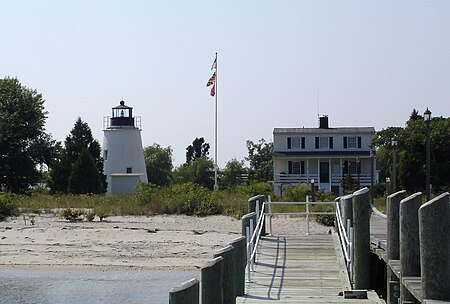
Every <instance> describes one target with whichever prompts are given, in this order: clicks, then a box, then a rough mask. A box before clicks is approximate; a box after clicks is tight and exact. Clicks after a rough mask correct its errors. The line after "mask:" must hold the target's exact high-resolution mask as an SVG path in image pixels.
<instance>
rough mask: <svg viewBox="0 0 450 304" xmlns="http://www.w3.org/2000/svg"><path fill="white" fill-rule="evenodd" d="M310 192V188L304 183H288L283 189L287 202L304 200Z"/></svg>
mask: <svg viewBox="0 0 450 304" xmlns="http://www.w3.org/2000/svg"><path fill="white" fill-rule="evenodd" d="M310 193H311V189H310V187H308V186H307V185H306V184H297V185H295V186H292V185H288V186H287V187H286V190H285V191H284V199H285V200H286V201H288V202H305V201H306V196H307V195H309V194H310Z"/></svg>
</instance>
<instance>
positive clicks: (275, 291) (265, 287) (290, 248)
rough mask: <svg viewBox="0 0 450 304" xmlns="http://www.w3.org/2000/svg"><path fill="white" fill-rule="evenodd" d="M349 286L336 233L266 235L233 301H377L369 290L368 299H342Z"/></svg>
mask: <svg viewBox="0 0 450 304" xmlns="http://www.w3.org/2000/svg"><path fill="white" fill-rule="evenodd" d="M350 289H351V288H350V283H349V281H348V276H347V273H346V269H345V265H344V261H343V257H342V252H341V250H340V244H339V240H338V236H337V235H336V234H334V233H333V234H321V235H307V236H284V237H283V236H279V237H277V236H269V237H262V239H261V247H260V251H259V254H258V255H257V258H256V264H255V271H254V272H253V274H252V281H251V282H250V283H247V286H246V292H245V296H242V297H238V298H237V299H236V303H242V304H244V303H248V304H252V303H264V302H271V303H273V302H274V303H361V304H363V303H380V302H378V301H379V300H378V296H377V295H376V294H375V293H373V292H370V291H369V292H368V299H359V300H355V299H345V298H344V296H343V291H346V290H350Z"/></svg>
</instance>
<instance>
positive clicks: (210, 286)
mask: <svg viewBox="0 0 450 304" xmlns="http://www.w3.org/2000/svg"><path fill="white" fill-rule="evenodd" d="M201 273H202V304H222V303H223V290H222V278H223V258H222V257H217V258H215V259H213V260H211V261H209V262H208V263H206V265H205V266H203V268H202V269H201Z"/></svg>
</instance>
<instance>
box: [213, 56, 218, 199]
mask: <svg viewBox="0 0 450 304" xmlns="http://www.w3.org/2000/svg"><path fill="white" fill-rule="evenodd" d="M215 63H216V82H215V89H216V92H215V102H216V105H215V107H216V111H215V128H214V191H217V190H219V184H218V183H217V87H218V86H217V52H216V58H215Z"/></svg>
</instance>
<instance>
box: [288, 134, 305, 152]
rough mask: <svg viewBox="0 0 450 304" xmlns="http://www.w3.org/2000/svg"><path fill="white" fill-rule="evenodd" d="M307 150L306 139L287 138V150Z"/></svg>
mask: <svg viewBox="0 0 450 304" xmlns="http://www.w3.org/2000/svg"><path fill="white" fill-rule="evenodd" d="M300 147H301V148H302V149H305V138H304V137H288V138H287V148H288V149H289V150H290V149H293V150H294V149H297V150H298V149H300Z"/></svg>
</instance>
